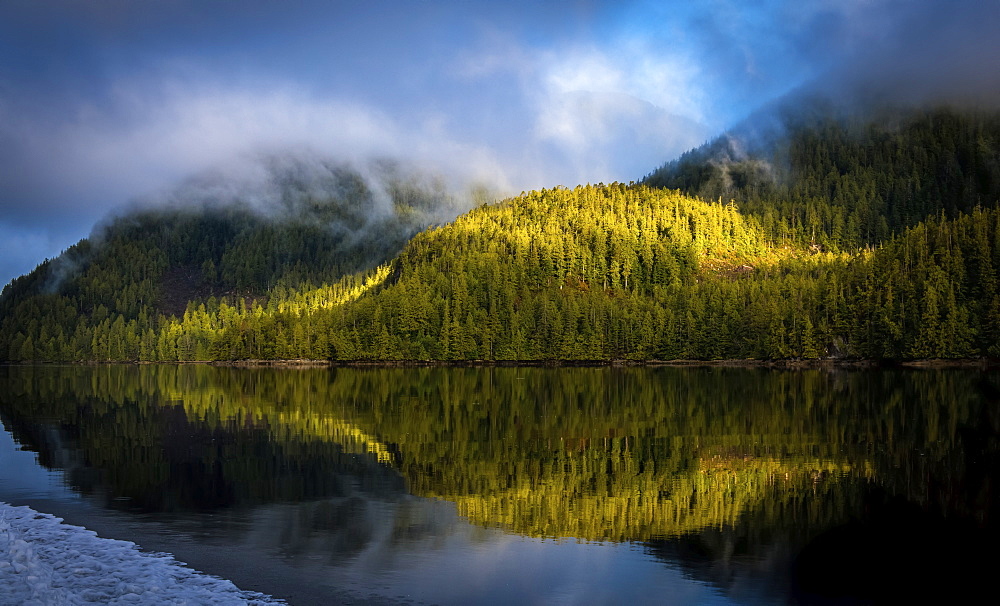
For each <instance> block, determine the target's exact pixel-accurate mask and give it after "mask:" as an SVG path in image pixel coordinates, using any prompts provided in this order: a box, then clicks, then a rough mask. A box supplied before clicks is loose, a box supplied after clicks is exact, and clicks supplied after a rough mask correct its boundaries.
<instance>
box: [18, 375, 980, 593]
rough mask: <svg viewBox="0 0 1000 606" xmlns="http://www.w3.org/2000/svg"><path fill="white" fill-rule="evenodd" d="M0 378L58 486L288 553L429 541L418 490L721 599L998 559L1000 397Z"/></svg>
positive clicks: (804, 380) (967, 577)
mask: <svg viewBox="0 0 1000 606" xmlns="http://www.w3.org/2000/svg"><path fill="white" fill-rule="evenodd" d="M0 382H2V385H0V419H2V421H3V423H4V425H5V426H6V427H7V428H8V430H10V431H12V433H13V434H14V435H15V437H16V438H17V440H18V441H19V442H20V443H22V444H25V445H27V446H28V447H30V448H31V449H33V450H37V451H38V452H39V458H40V461H41V462H42V463H43V464H45V465H46V466H49V467H54V468H60V469H64V470H66V476H67V478H68V481H69V482H70V483H71V484H72V485H73V487H74V488H75V489H77V490H79V491H81V492H83V493H86V494H93V495H98V496H100V497H101V498H102V499H104V501H105V503H106V504H107V505H108V506H109V507H118V508H126V509H130V510H138V511H146V512H151V511H156V512H183V511H212V510H221V509H233V508H237V509H238V508H251V507H257V508H259V507H260V506H262V505H267V507H266V508H264V509H258V515H263V513H260V512H265V511H266V512H270V513H268V514H267V515H269V516H271V517H272V518H273V519H271V520H270V522H269V523H268V524H265V525H264V528H266V529H267V530H260V529H257V530H255V531H254V532H258V533H259V532H266V533H268V535H269V539H268V540H269V541H271V542H272V543H273V544H275V545H281V546H282V549H283V550H285V552H286V553H287V554H289V555H290V556H294V555H295V554H296V553H310V554H314V553H316V552H317V550H318V551H320V552H322V553H325V554H327V555H326V557H327V558H329V561H330V562H337V561H346V560H348V559H351V558H355V559H356V558H358V557H360V554H363V553H365V552H366V550H371V546H372V545H373V544H375V543H378V544H379V545H382V544H388V545H404V544H405V545H407V546H408V547H407V549H411V548H412V549H418V548H419V545H421V544H424V543H433V542H434V541H445V540H446V538H447V536H448V535H449V532H453V531H452V530H449V528H451V526H450V525H451V524H452V520H450V519H447V518H448V517H449V515H451V514H448V513H442V512H446V511H452V510H444V509H440V508H434V507H428V506H427V505H426V502H425V501H415V500H414V499H413V497H412V496H411V495H415V496H417V497H427V498H432V499H437V500H440V501H442V502H447V503H453V504H454V510H455V511H457V513H458V514H459V515H460V516H462V517H463V518H465V519H467V520H469V521H470V522H472V523H473V524H475V525H478V526H482V527H485V528H498V529H503V530H505V531H508V532H513V533H516V534H518V535H521V536H526V537H537V538H544V539H551V538H570V539H574V540H581V541H599V542H615V543H637V544H642V545H644V548H645V550H646V551H647V552H648V553H650V554H652V555H654V556H656V557H658V558H660V559H661V560H662V561H664V562H666V563H669V565H670V566H674V567H677V568H678V569H679V570H681V571H683V573H684V574H686V575H688V576H689V577H691V578H696V579H699V580H701V581H705V582H709V583H711V584H713V585H714V586H716V587H720V588H723V589H724V590H725V591H726V592H728V594H729V595H730V596H731V597H734V598H735V599H738V600H740V601H757V600H762V601H768V599H773V598H774V597H775V596H784V597H785V598H787V599H791V600H796V599H801V600H803V601H812V600H813V599H814V598H818V597H822V596H823V595H827V596H830V597H833V598H837V599H840V598H848V597H850V598H857V599H872V600H879V599H890V598H891V597H899V596H901V595H906V592H907V591H912V590H913V588H915V587H916V588H920V589H919V590H920V591H927V590H929V589H930V587H928V583H929V582H930V581H927V579H937V580H938V581H941V583H942V585H943V582H944V581H945V580H947V579H949V578H950V579H962V580H964V581H965V583H966V585H975V584H976V583H975V579H976V578H977V576H976V575H977V574H978V573H980V572H982V571H983V566H987V565H990V566H991V565H994V564H995V563H996V557H995V556H991V557H986V558H983V557H972V556H971V554H972V553H973V551H972V550H974V549H975V548H977V547H979V546H980V545H985V544H986V543H984V541H987V540H995V538H996V526H997V523H996V522H997V519H998V518H997V513H998V510H997V507H998V505H997V503H998V499H997V498H996V496H997V495H996V490H997V487H998V486H1000V482H998V477H997V474H998V471H997V470H998V467H1000V465H998V463H1000V460H998V454H997V453H998V452H1000V448H998V439H997V436H998V434H1000V413H998V402H997V399H998V398H997V397H996V396H997V395H998V393H1000V390H998V384H997V381H996V378H995V377H993V376H991V375H986V374H983V373H979V372H976V371H959V370H947V371H945V370H923V371H916V372H913V371H910V372H904V371H867V372H856V371H820V370H813V371H794V372H782V371H772V370H760V369H756V370H752V369H732V368H696V369H691V368H684V369H681V368H657V369H645V368H561V369H552V368H494V369H489V368H487V369H470V368H466V369H463V368H414V369H376V368H361V369H354V368H342V369H307V370H303V369H296V370H280V369H279V370H276V369H248V368H219V367H210V366H166V365H164V366H141V367H140V366H106V367H2V368H0ZM292 503H302V505H297V506H295V507H294V509H287V504H292ZM386 507H389V508H391V509H392V511H391V515H390V514H387V513H386V512H385V511H383V510H384V509H385V508H386ZM276 512H282V513H276ZM442 516H443V517H442ZM255 528H256V527H255ZM914 537H916V538H914ZM935 551H946V552H947V553H949V554H950V555H948V556H947V558H944V559H943V558H942V555H941V553H935ZM379 553H380V554H381V556H380V557H389V556H388V555H386V554H387V553H388V552H385V551H382V550H379ZM889 561H893V562H895V563H896V564H898V567H899V570H900V572H899V574H896V575H893V574H890V573H891V572H892V570H894V568H893V567H891V566H887V565H886V562H889ZM935 567H936V570H937V574H932V573H931V571H932V570H935ZM871 570H879V571H880V572H879V573H878V574H865V571H868V572H870V571H871ZM914 573H919V574H918V576H917V577H914V578H917V579H923V580H924V582H922V583H921V582H914V581H913V580H912V579H910V580H906V579H908V578H909V577H910V576H911V575H912V574H914ZM845 579H850V581H846V580H845ZM935 586H937V585H935ZM906 588H909V589H906ZM765 594H766V595H768V596H770V598H768V599H765V598H762V597H761V595H765Z"/></svg>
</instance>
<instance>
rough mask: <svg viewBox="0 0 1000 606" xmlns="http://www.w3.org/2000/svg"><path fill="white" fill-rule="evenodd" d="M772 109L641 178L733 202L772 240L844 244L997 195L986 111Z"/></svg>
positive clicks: (997, 153)
mask: <svg viewBox="0 0 1000 606" xmlns="http://www.w3.org/2000/svg"><path fill="white" fill-rule="evenodd" d="M778 115H779V116H783V117H780V118H777V119H776V122H777V124H779V126H773V127H772V128H771V129H770V132H768V133H766V134H763V135H762V134H761V133H759V132H756V131H754V130H753V128H752V126H753V125H752V124H748V125H746V126H745V127H742V128H737V129H735V130H734V132H733V133H730V134H727V135H725V136H722V137H720V138H718V139H716V140H714V141H712V142H710V143H707V144H706V145H704V146H702V147H700V148H697V149H694V150H691V151H690V152H688V153H686V154H684V155H682V156H681V157H680V158H678V159H677V160H674V161H672V162H669V163H667V164H665V165H664V166H662V167H660V168H659V169H657V170H655V171H653V173H651V174H650V175H648V176H647V177H646V178H645V180H644V181H645V183H646V184H648V185H652V186H657V187H668V188H677V189H681V190H683V191H685V192H688V193H690V194H692V195H698V196H701V197H703V198H704V199H706V200H718V199H721V200H722V201H724V202H728V201H729V200H735V202H736V203H737V204H739V205H740V208H741V209H742V210H743V211H744V212H747V213H750V214H753V215H754V216H756V217H757V218H758V219H759V220H760V222H761V226H762V228H763V229H764V232H765V234H766V235H767V237H768V238H769V239H771V240H772V241H798V242H811V243H816V244H819V245H821V246H824V247H832V248H836V249H845V250H850V249H853V248H855V247H858V246H867V245H878V244H879V243H881V242H883V241H885V240H886V239H888V238H890V237H892V236H893V235H894V234H897V233H899V232H900V231H901V230H903V229H905V228H907V227H912V226H914V225H916V224H917V223H919V222H920V221H923V220H924V219H926V218H928V217H930V216H932V215H937V214H938V213H941V212H943V213H944V216H946V217H949V218H955V217H956V216H957V215H958V213H961V212H965V213H967V212H970V211H972V209H974V208H975V207H977V206H994V205H995V204H996V203H997V200H998V199H1000V114H998V113H996V112H985V111H978V112H974V111H962V112H958V111H955V110H951V109H948V108H938V109H934V110H920V111H903V110H889V109H885V110H882V111H881V112H878V113H877V115H876V116H875V117H874V118H872V117H871V116H870V115H869V116H866V117H865V118H864V119H862V118H860V117H858V116H854V115H837V112H835V111H834V110H832V109H828V110H827V111H821V112H819V113H815V114H814V113H809V112H803V111H801V109H799V110H797V111H795V112H794V113H791V110H787V109H786V110H784V112H782V111H780V110H779V111H778ZM772 124H773V122H772Z"/></svg>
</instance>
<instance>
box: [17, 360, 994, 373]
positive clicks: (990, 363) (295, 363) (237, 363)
mask: <svg viewBox="0 0 1000 606" xmlns="http://www.w3.org/2000/svg"><path fill="white" fill-rule="evenodd" d="M112 364H114V365H134V366H145V365H156V364H202V365H207V366H225V367H246V368H267V367H273V368H366V367H371V368H430V367H435V368H447V367H454V368H533V367H538V368H601V367H612V368H625V367H645V368H658V367H676V368H682V367H692V368H695V367H724V368H773V369H788V370H807V369H873V368H882V369H890V368H909V369H940V368H979V369H982V370H987V369H993V368H1000V359H995V358H956V359H948V358H936V359H920V360H888V359H887V360H877V359H860V358H858V359H848V358H838V359H832V358H823V359H815V360H805V359H802V360H797V359H787V360H757V359H726V360H656V359H652V360H306V359H300V360H185V361H176V360H175V361H161V362H152V361H139V360H129V361H114V360H108V361H94V360H78V361H74V362H56V361H52V360H34V361H22V362H0V366H38V365H52V366H59V365H66V366H104V365H112Z"/></svg>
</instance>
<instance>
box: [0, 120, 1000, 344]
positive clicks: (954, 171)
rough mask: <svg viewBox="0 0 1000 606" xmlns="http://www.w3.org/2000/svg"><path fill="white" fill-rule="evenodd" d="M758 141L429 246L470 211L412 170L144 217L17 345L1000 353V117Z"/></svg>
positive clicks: (511, 215)
mask: <svg viewBox="0 0 1000 606" xmlns="http://www.w3.org/2000/svg"><path fill="white" fill-rule="evenodd" d="M735 149H736V147H735V146H734V144H733V143H732V140H720V142H716V143H715V144H711V145H709V146H708V147H706V148H703V149H701V150H695V151H693V152H691V153H689V154H687V155H686V156H684V157H682V158H681V159H679V160H678V161H677V162H674V163H671V164H669V165H667V166H665V167H663V168H661V169H659V170H658V171H656V172H655V173H654V174H653V175H651V176H650V177H648V178H647V179H646V183H644V184H639V185H623V184H617V183H616V184H611V185H588V186H579V187H575V188H572V189H569V188H564V187H557V188H553V189H546V190H542V191H535V192H528V193H522V194H521V195H520V196H516V197H513V198H509V199H506V200H503V201H500V202H497V203H491V204H483V205H481V206H479V207H478V208H476V209H474V210H472V211H470V212H468V213H466V214H465V215H462V216H460V217H458V218H457V219H456V220H454V221H453V222H450V223H447V224H444V225H440V226H437V227H431V228H429V229H426V230H424V231H421V232H420V233H417V234H416V236H415V237H412V239H409V238H410V237H411V236H413V234H415V233H416V232H417V231H418V229H420V228H422V227H424V226H425V225H427V224H428V223H430V222H431V221H432V220H433V219H434V218H435V217H437V216H440V215H439V214H436V212H435V209H436V208H438V207H437V205H438V204H440V203H441V202H442V198H444V200H443V201H444V202H446V203H452V204H453V201H451V202H449V200H447V197H446V196H444V194H443V193H441V192H440V191H434V190H428V189H427V188H423V189H421V188H415V187H409V188H407V187H404V183H405V182H403V181H399V180H396V181H393V180H392V179H389V180H387V181H386V183H387V184H388V185H387V187H386V189H385V191H386V192H388V193H389V194H390V195H391V198H392V200H393V203H392V208H391V209H390V210H389V211H388V212H386V211H385V206H384V204H383V205H381V206H377V205H376V202H377V197H376V196H374V195H372V192H371V191H370V190H366V189H365V188H366V183H367V182H368V181H366V180H365V179H361V178H360V177H359V178H357V179H356V180H355V181H352V180H351V175H350V174H349V173H342V174H338V175H337V179H338V181H337V182H338V183H341V184H342V186H340V187H339V189H338V190H337V191H341V192H347V193H346V194H345V195H343V196H340V197H332V198H324V199H316V197H315V196H312V195H304V194H302V193H301V192H302V191H303V188H299V191H300V193H299V194H298V195H291V196H289V197H288V198H287V199H288V200H289V202H287V203H284V204H283V205H282V206H281V208H280V212H278V213H269V214H261V212H260V210H259V209H252V208H249V207H245V206H241V205H239V204H237V205H235V206H234V205H233V204H225V205H219V204H210V205H202V206H200V207H197V208H198V209H197V210H191V209H186V210H185V209H182V208H172V209H168V210H148V211H142V212H139V213H134V214H132V215H128V216H126V217H123V218H120V219H118V220H117V221H114V222H112V223H111V224H110V226H109V227H108V228H107V229H106V230H105V231H104V232H103V233H101V234H100V237H99V238H92V239H91V240H88V241H84V242H81V243H80V244H79V245H77V246H76V247H74V248H72V249H71V250H69V251H67V253H66V254H64V255H63V256H62V257H60V258H59V259H56V260H54V261H51V262H48V263H46V264H43V265H42V266H40V267H39V268H38V269H37V270H36V271H35V272H33V273H32V274H29V275H28V276H25V277H22V278H20V279H18V280H16V281H15V282H14V283H12V284H11V285H10V286H9V287H8V288H7V289H6V290H5V291H4V293H3V296H2V297H0V357H4V358H5V359H7V360H15V361H16V360H63V361H75V360H102V361H103V360H122V361H125V360H154V361H175V360H239V359H298V358H306V359H319V360H327V359H330V360H555V359H558V360H612V359H636V360H649V359H682V358H692V359H720V358H755V359H789V358H822V357H837V358H844V357H848V358H850V357H853V358H877V359H912V358H962V357H975V356H997V355H1000V345H998V342H1000V295H998V293H997V276H996V268H997V267H998V264H1000V211H998V210H996V208H995V206H996V202H997V197H998V195H1000V118H998V117H997V116H995V115H986V114H958V113H954V112H948V111H943V110H942V111H937V112H929V113H928V112H923V113H919V114H908V115H906V116H897V117H896V118H894V120H886V119H882V120H881V121H880V122H878V123H877V124H876V123H867V124H862V123H860V122H857V121H855V122H841V121H832V120H831V121H820V122H810V123H803V124H800V125H799V126H797V127H796V128H794V129H791V130H789V131H788V133H787V137H786V138H785V139H782V140H780V141H776V142H773V143H769V144H768V145H766V146H765V145H761V146H760V147H759V149H758V153H757V155H752V154H744V155H740V156H737V155H736V154H735V153H734V150H735ZM765 149H766V150H768V153H769V154H770V155H769V156H766V157H765V156H763V155H761V154H762V153H763V152H762V151H760V150H765ZM720 150H721V151H720ZM726 154H728V155H726ZM291 183H293V184H294V180H293V181H291ZM352 183H354V184H355V185H354V186H351V184H352ZM344 184H346V185H344ZM654 185H666V186H669V187H682V188H683V189H685V190H687V191H689V192H697V193H700V194H701V196H702V197H691V196H690V195H687V194H685V193H682V192H681V191H678V190H677V189H667V188H660V187H654ZM352 187H353V189H352ZM327 189H329V188H327ZM291 191H295V188H294V187H292V188H291ZM324 191H325V190H324ZM379 209H381V210H379ZM407 240H409V241H408V243H406V244H405V247H404V246H403V244H404V243H405V242H407ZM400 248H402V250H401V252H400V253H399V254H398V256H395V257H393V254H394V253H395V251H397V250H399V249H400Z"/></svg>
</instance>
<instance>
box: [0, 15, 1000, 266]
mask: <svg viewBox="0 0 1000 606" xmlns="http://www.w3.org/2000/svg"><path fill="white" fill-rule="evenodd" d="M998 5H1000V3H998V2H996V1H995V0H984V1H982V2H965V1H963V0H953V1H950V2H944V1H943V0H922V1H918V0H913V1H910V0H812V1H810V0H804V1H798V2H795V1H789V2H779V1H764V2H754V3H748V2H740V1H737V0H708V1H704V2H696V1H660V2H655V1H633V2H627V1H626V2H603V1H596V0H595V1H579V2H530V1H522V0H514V1H510V2H477V1H465V2H458V1H453V2H449V1H432V0H424V1H421V0H413V1H409V2H403V1H378V0H375V1H370V2H338V1H300V2H296V1H294V0H291V1H284V2H278V1H262V0H217V1H208V0H203V1H197V2H196V1H189V0H72V1H71V0H45V1H36V0H4V1H3V2H0V283H6V282H7V281H9V280H10V279H11V278H13V277H15V276H16V275H19V274H22V273H25V272H27V271H30V270H31V269H32V268H33V267H34V266H35V265H36V264H37V263H39V262H40V261H41V260H42V259H44V258H45V257H53V256H55V255H58V254H59V252H60V251H62V250H63V249H65V248H66V247H67V246H69V245H71V244H72V243H74V242H75V241H77V240H78V239H80V238H82V237H85V236H87V235H88V233H89V232H90V229H91V228H92V226H93V225H94V224H95V222H97V221H98V220H99V219H100V218H101V217H102V216H104V215H105V214H106V213H107V212H109V210H111V209H113V208H116V207H119V206H121V205H123V204H125V203H127V202H129V201H131V200H136V199H149V198H155V197H156V195H157V193H158V192H163V191H167V190H169V189H170V188H171V187H172V186H173V185H175V184H176V183H178V182H179V181H181V180H182V179H184V178H185V177H187V176H190V175H192V174H196V173H198V172H199V171H203V170H206V169H211V168H214V167H217V166H220V165H225V164H227V163H233V162H238V161H239V159H240V158H243V157H246V156H247V155H248V154H253V153H256V152H260V151H266V152H280V151H281V150H284V149H297V150H311V151H313V152H315V153H319V154H323V155H326V156H330V157H332V158H336V159H342V160H344V161H356V162H360V161H363V160H364V159H366V158H370V157H373V156H392V157H397V158H401V159H404V160H407V161H409V162H413V163H415V164H417V165H418V166H420V167H422V168H425V169H426V170H429V171H433V172H436V173H440V174H443V175H447V176H448V178H449V179H450V181H451V182H452V183H453V184H454V186H455V187H456V188H457V189H459V190H460V189H461V188H462V187H465V186H468V185H470V184H474V183H484V184H487V185H490V186H492V187H494V188H495V189H496V190H497V191H502V192H513V193H516V192H519V191H521V190H524V189H531V188H538V187H549V186H554V185H569V186H572V185H575V184H577V183H582V182H598V181H612V180H620V181H630V180H637V179H639V178H641V177H642V176H643V175H644V174H646V173H648V172H650V171H651V170H652V169H653V168H655V167H656V166H658V165H660V164H662V163H663V162H665V161H667V160H670V159H672V158H673V157H675V156H676V155H678V154H679V153H681V152H683V151H685V150H687V149H689V148H690V147H693V146H696V145H698V144H700V143H702V142H704V141H705V140H707V139H708V138H710V137H711V136H713V135H716V134H719V133H720V132H722V131H723V130H724V129H725V128H727V127H728V126H731V125H733V124H734V123H736V122H738V121H740V120H741V119H743V118H744V117H746V116H747V115H748V114H750V113H752V112H753V111H754V110H756V109H758V108H759V107H761V106H764V105H766V104H767V103H769V102H771V101H773V100H774V99H776V98H779V97H781V96H782V95H785V94H787V93H789V92H790V91H793V90H796V89H798V88H800V87H803V86H811V85H812V83H814V82H816V81H817V80H818V81H821V82H826V83H836V86H834V85H830V86H829V87H828V89H829V90H835V89H837V87H839V86H840V85H841V84H843V83H844V82H845V81H850V80H852V79H854V78H855V76H856V75H857V74H860V73H865V74H868V77H869V80H870V81H871V80H879V79H880V78H881V76H882V75H883V74H895V75H899V74H906V75H907V77H908V82H909V86H910V88H914V87H915V86H916V84H915V83H917V84H920V85H921V86H926V87H927V88H928V89H934V88H935V86H937V85H936V84H935V83H936V82H938V80H939V79H940V78H945V77H947V78H951V81H949V83H948V85H949V86H951V87H954V86H955V85H956V84H955V83H956V82H959V81H961V82H976V83H978V84H977V86H980V87H985V88H986V89H989V90H990V91H992V90H993V89H994V88H995V87H996V84H997V82H996V79H997V76H992V75H990V74H1000V62H998V58H1000V55H998V53H997V46H996V43H995V42H990V40H992V39H993V38H995V37H996V36H995V33H994V32H995V31H998V30H997V26H998V25H1000V23H998V20H997V15H998ZM943 49H949V50H943ZM991 68H992V69H991ZM907 70H909V71H907ZM984 73H985V74H987V76H986V77H984V76H983V74H984ZM917 88H919V87H917Z"/></svg>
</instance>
